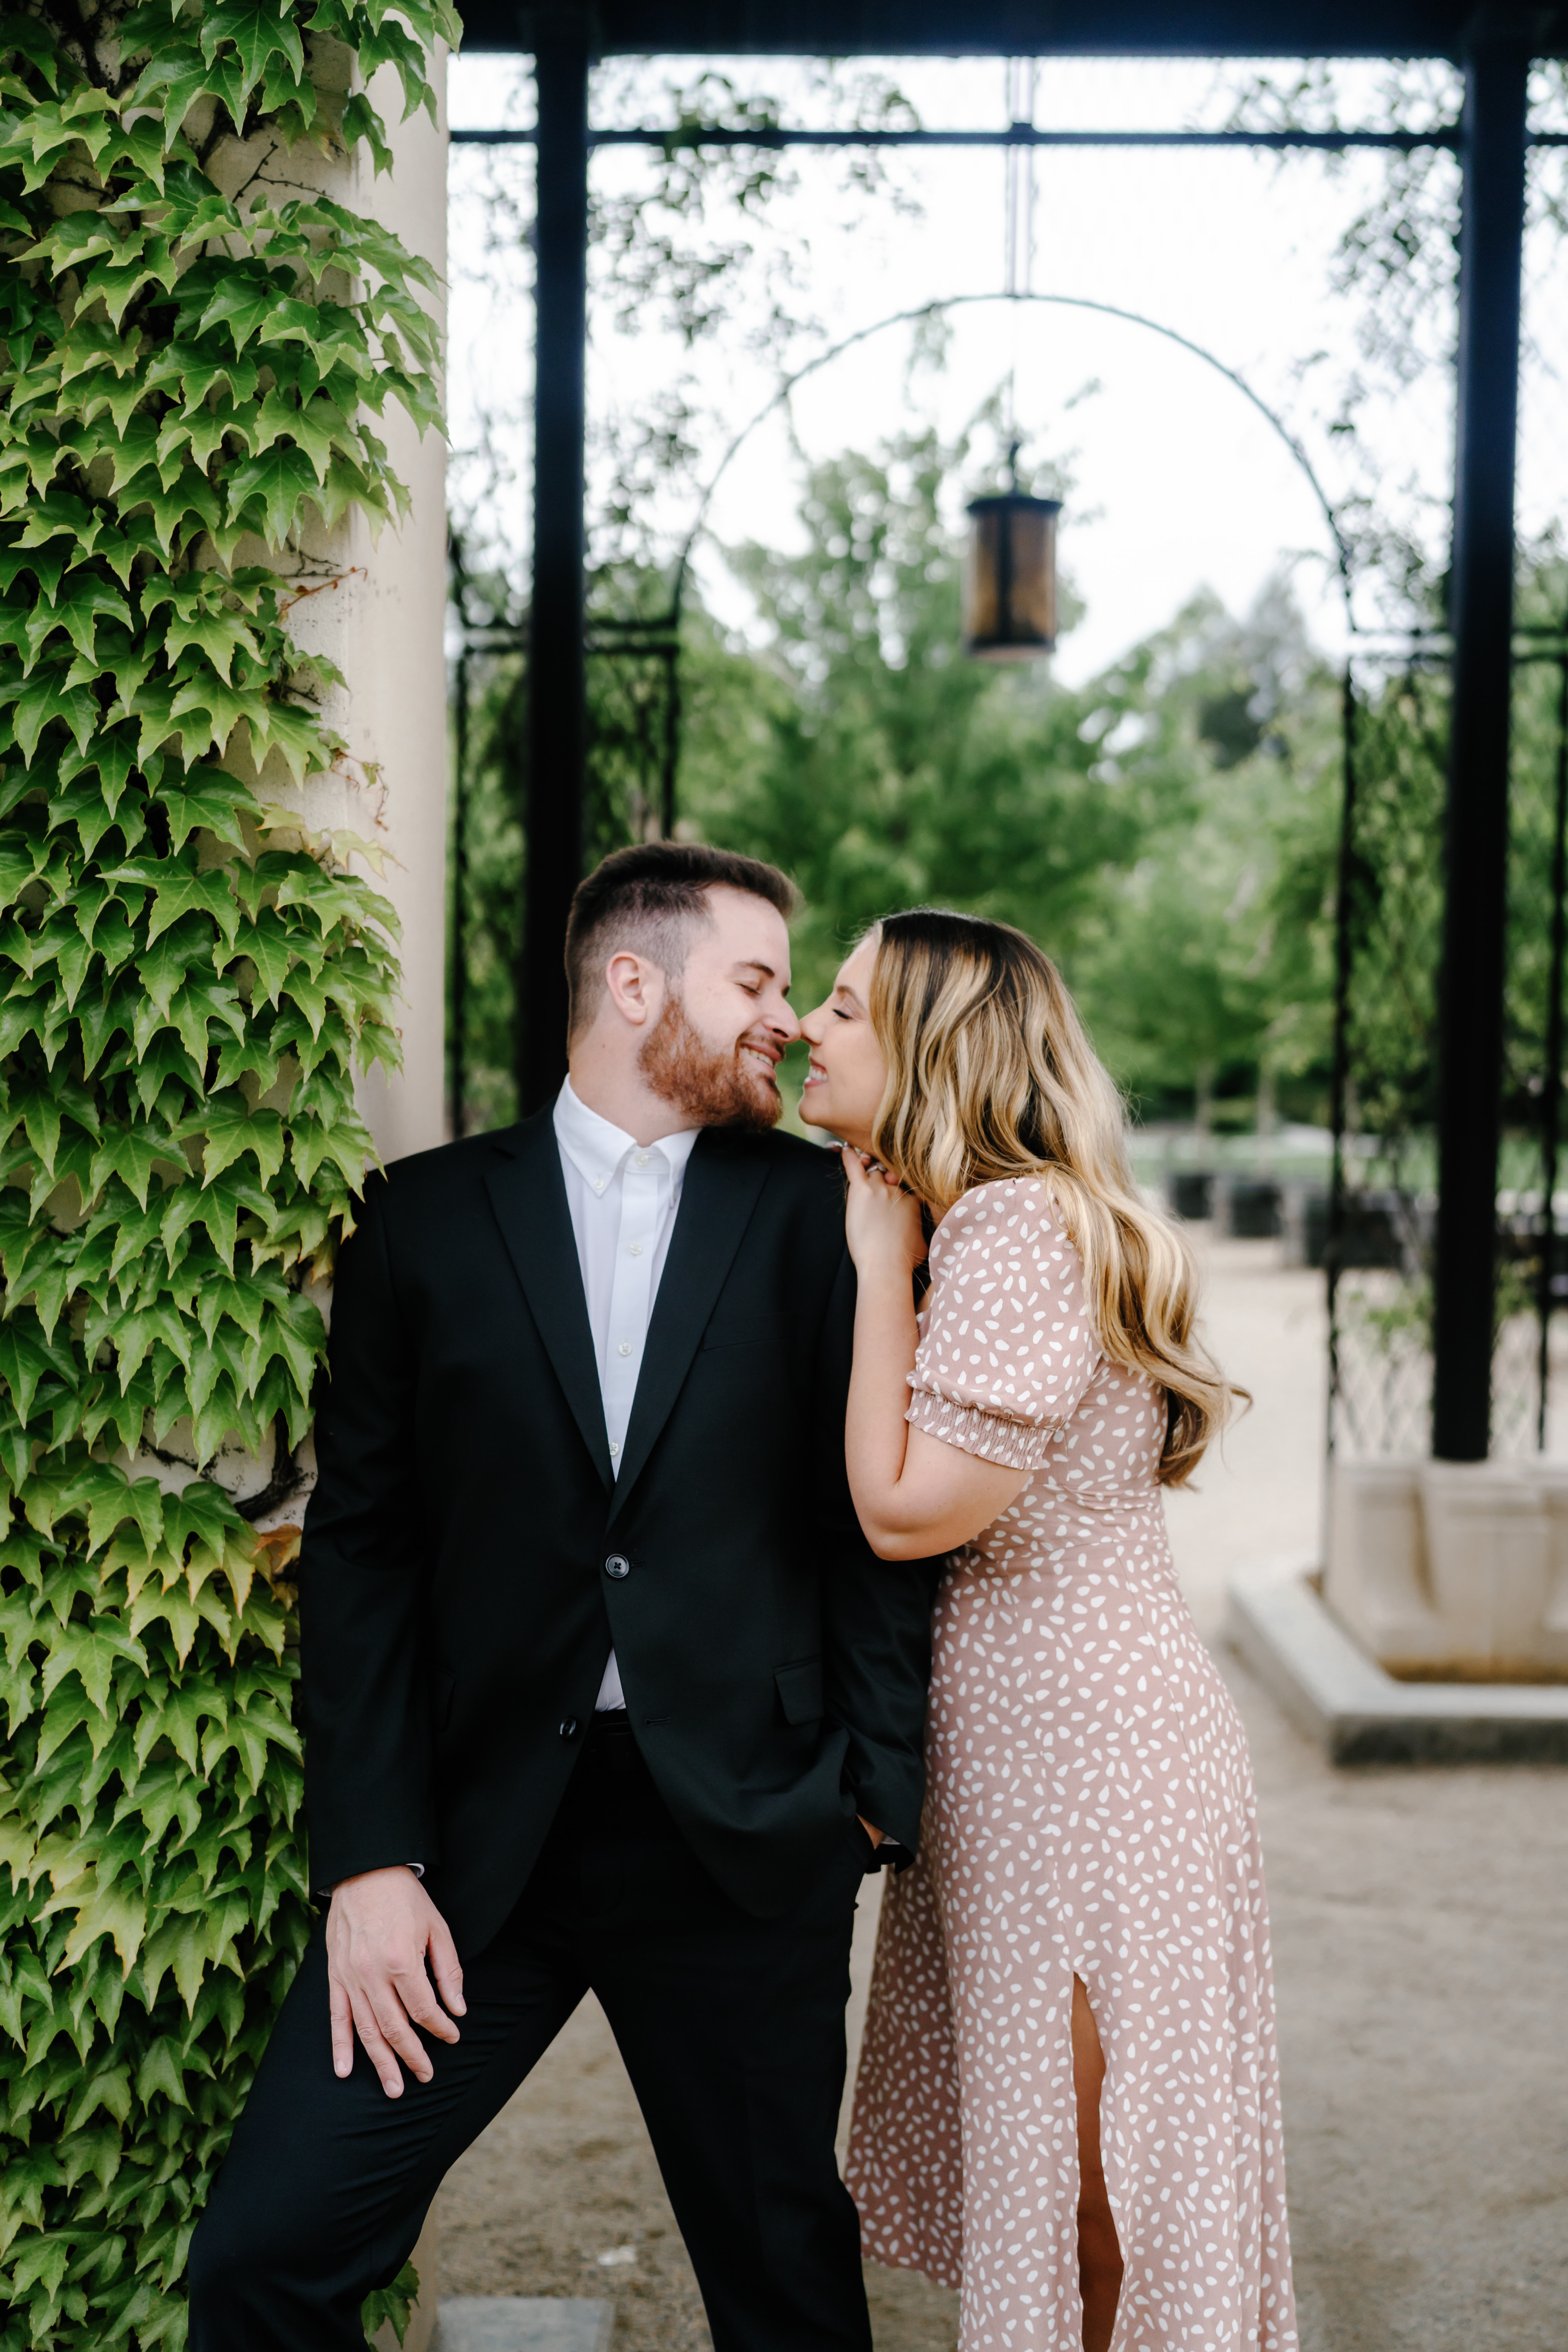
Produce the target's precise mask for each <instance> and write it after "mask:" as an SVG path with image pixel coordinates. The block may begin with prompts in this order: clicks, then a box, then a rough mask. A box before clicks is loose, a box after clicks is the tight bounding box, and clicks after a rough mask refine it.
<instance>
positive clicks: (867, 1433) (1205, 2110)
mask: <svg viewBox="0 0 1568 2352" xmlns="http://www.w3.org/2000/svg"><path fill="white" fill-rule="evenodd" d="M803 1025H804V1027H805V1034H806V1037H807V1039H808V1041H809V1043H810V1046H811V1069H810V1075H809V1077H808V1079H807V1083H806V1087H805V1095H804V1097H803V1101H802V1116H803V1118H805V1119H807V1120H808V1121H809V1122H810V1123H811V1124H812V1125H814V1126H817V1127H823V1128H826V1129H830V1130H831V1131H832V1132H833V1133H834V1134H835V1135H837V1136H838V1137H841V1138H842V1139H843V1140H844V1144H845V1146H846V1147H847V1148H846V1149H845V1150H844V1161H845V1168H846V1172H847V1180H848V1204H847V1213H848V1228H849V1245H850V1249H851V1252H852V1254H853V1256H854V1259H855V1264H856V1268H857V1273H858V1304H857V1308H856V1325H855V1365H854V1373H853V1378H852V1381H851V1387H850V1399H849V1410H848V1421H847V1448H848V1461H849V1476H850V1485H851V1487H852V1490H853V1493H854V1497H855V1505H856V1508H857V1510H858V1513H859V1516H860V1520H861V1523H862V1525H863V1527H864V1528H865V1530H866V1533H867V1535H868V1538H869V1539H870V1541H871V1543H872V1544H873V1546H874V1547H875V1548H876V1549H877V1550H878V1552H879V1553H880V1554H881V1556H882V1557H883V1558H884V1559H919V1558H922V1557H930V1556H931V1555H933V1554H937V1553H943V1552H951V1553H952V1559H951V1561H950V1563H949V1566H948V1570H947V1573H946V1576H945V1578H944V1580H943V1582H942V1587H941V1590H940V1591H939V1594H938V1598H937V1605H936V1616H935V1624H934V1643H935V1661H934V1671H933V1675H932V1682H931V1721H930V1732H929V1756H930V1773H931V1779H930V1792H929V1796H928V1799H927V1810H926V1822H925V1829H924V1833H923V1836H922V1840H921V1853H920V1856H919V1858H918V1860H917V1861H916V1862H915V1864H913V1866H912V1867H911V1868H910V1869H909V1870H907V1871H906V1872H904V1873H903V1874H901V1875H900V1876H898V1877H896V1878H894V1879H893V1880H892V1881H891V1882H890V1884H889V1887H888V1891H887V1896H886V1899H885V1906H884V1909H883V1913H882V1921H881V1932H880V1937H879V1945H878V1951H877V1964H876V1972H875V1976H874V1979H873V1982H872V1988H871V2005H870V2012H869V2016H868V2021H867V2027H866V2038H865V2043H864V2047H863V2053H862V2057H861V2062H860V2073H859V2079H858V2085H857V2091H856V2100H855V2115H854V2126H853V2131H852V2135H851V2140H850V2153H849V2172H848V2178H849V2185H850V2187H851V2189H853V2191H854V2194H855V2198H856V2201H857V2202H858V2205H859V2208H860V2211H861V2216H862V2222H863V2230H864V2241H865V2251H866V2252H867V2253H868V2256H870V2258H871V2259H872V2260H874V2261H877V2262H881V2263H889V2264H892V2265H895V2266H904V2267H908V2268H912V2269H916V2270H921V2271H924V2272H926V2273H928V2274H929V2275H930V2276H931V2277H932V2278H936V2279H940V2280H942V2281H943V2282H945V2283H946V2284H949V2285H954V2286H962V2288H963V2332H962V2337H961V2345H962V2352H983V2347H984V2352H990V2347H996V2352H1004V2347H1005V2352H1077V2347H1079V2346H1080V2345H1081V2346H1082V2347H1084V2352H1106V2347H1108V2346H1110V2345H1111V2344H1112V2343H1113V2342H1114V2345H1115V2346H1116V2347H1117V2352H1171V2347H1182V2352H1240V2347H1246V2352H1286V2347H1289V2346H1293V2345H1294V2344H1295V2342H1296V2332H1295V2321H1294V2312H1293V2304H1292V2297H1291V2288H1290V2269H1289V2246H1288V2241H1287V2236H1286V2224H1285V2188H1284V2171H1283V2165H1282V2160H1281V2148H1280V2127H1279V2083H1278V2074H1277V2065H1276V2057H1275V2047H1274V2020H1273V2000H1272V1991H1271V1987H1270V1982H1269V1968H1268V1924H1267V1918H1266V1914H1265V1909H1264V1897H1263V1876H1262V1864H1261V1861H1260V1858H1259V1853H1258V1831H1257V1823H1256V1818H1255V1808H1254V1799H1253V1790H1252V1776H1251V1768H1250V1764H1249V1760H1248V1757H1247V1742H1246V1738H1245V1735H1244V1733H1243V1731H1242V1727H1241V1725H1240V1722H1239V1720H1238V1719H1237V1714H1236V1710H1235V1708H1234V1707H1233V1706H1232V1704H1231V1701H1230V1697H1229V1695H1228V1694H1227V1692H1226V1688H1225V1685H1224V1684H1223V1683H1222V1682H1221V1680H1220V1677H1219V1675H1218V1674H1217V1673H1216V1671H1215V1666H1214V1664H1213V1661H1212V1660H1211V1659H1210V1658H1209V1656H1208V1654H1207V1653H1206V1651H1205V1649H1204V1647H1203V1644H1202V1643H1201V1642H1200V1641H1199V1639H1198V1636H1197V1633H1196V1630H1195V1628H1194V1624H1193V1622H1192V1619H1191V1617H1190V1615H1189V1614H1188V1612H1187V1609H1186V1605H1185V1603H1184V1601H1183V1599H1182V1596H1181V1592H1180V1590H1179V1588H1178V1586H1177V1582H1176V1578H1175V1573H1174V1570H1173V1566H1172V1562H1171V1555H1170V1550H1169V1547H1168V1545H1167V1542H1166V1538H1165V1525H1164V1512H1163V1504H1162V1501H1161V1497H1160V1493H1159V1489H1160V1487H1161V1486H1173V1485H1180V1484H1181V1483H1182V1482H1183V1481H1184V1479H1185V1478H1186V1477H1187V1476H1188V1475H1189V1474H1190V1473H1191V1471H1192V1470H1193V1468H1194V1465H1195V1464H1196V1463H1197V1461H1198V1459H1199V1456H1200V1455H1201V1454H1202V1453H1203V1451H1204V1448H1205V1445H1206V1444H1208V1442H1209V1440H1210V1438H1211V1437H1212V1436H1213V1435H1214V1434H1215V1433H1216V1431H1217V1430H1218V1429H1219V1428H1220V1427H1221V1425H1222V1424H1223V1423H1224V1421H1225V1419H1226V1414H1227V1412H1228V1411H1229V1409H1230V1405H1231V1402H1232V1399H1233V1397H1234V1396H1235V1395H1236V1394H1237V1393H1238V1392H1237V1391H1234V1390H1232V1389H1230V1388H1229V1387H1228V1386H1227V1385H1226V1382H1225V1381H1223V1380H1222V1379H1221V1377H1220V1375H1219V1374H1218V1372H1217V1371H1216V1370H1215V1368H1214V1366H1213V1364H1212V1363H1211V1362H1210V1361H1209V1360H1208V1359H1207V1357H1206V1356H1205V1355H1204V1353H1203V1352H1202V1350H1201V1349H1199V1347H1198V1346H1197V1344H1196V1343H1195V1341H1194V1339H1193V1337H1192V1328H1193V1319H1194V1271H1193V1266H1192V1262H1191V1259H1190V1257H1189V1255H1188V1253H1187V1250H1186V1247H1185V1244H1184V1242H1183V1241H1182V1239H1181V1237H1180V1236H1179V1234H1177V1233H1176V1232H1175V1231H1174V1230H1173V1228H1172V1227H1171V1226H1169V1225H1167V1224H1166V1223H1164V1221H1163V1219H1162V1218H1160V1217H1158V1216H1155V1215H1153V1214H1152V1213H1151V1212H1150V1211H1149V1210H1148V1209H1146V1208H1145V1207H1144V1206H1143V1205H1142V1202H1141V1201H1140V1200H1139V1198H1138V1195H1137V1192H1136V1191H1135V1189H1134V1186H1133V1182H1132V1179H1131V1174H1130V1172H1129V1171H1128V1167H1127V1162H1126V1159H1125V1156H1124V1151H1123V1145H1122V1108H1121V1100H1120V1097H1118V1095H1117V1092H1116V1088H1115V1087H1114V1086H1113V1085H1112V1083H1111V1081H1110V1077H1109V1076H1108V1075H1107V1073H1106V1071H1105V1070H1104V1068H1103V1067H1102V1066H1101V1065H1100V1062H1099V1061H1098V1060H1097V1059H1096V1057H1095V1055H1094V1053H1093V1051H1092V1049H1091V1047H1090V1045H1089V1041H1088V1038H1087V1037H1086V1035H1085V1034H1084V1031H1083V1029H1082V1027H1081V1025H1080V1024H1079V1019H1078V1015H1077V1013H1076V1012H1075V1010H1074V1007H1073V1005H1072V1003H1071V1000H1070V999H1069V998H1068V995H1067V992H1066V991H1065V990H1064V989H1063V987H1062V984H1061V982H1060V981H1059V979H1058V976H1057V973H1056V971H1054V969H1053V968H1052V966H1051V965H1050V963H1049V962H1048V961H1047V959H1046V958H1045V957H1044V956H1043V955H1042V954H1041V953H1040V951H1039V950H1038V949H1037V948H1036V947H1035V946H1034V945H1033V943H1032V942H1031V941H1030V940H1027V939H1026V938H1025V937H1024V936H1023V934H1022V933H1021V932H1018V931H1015V930H1011V929H1007V928H1006V927H1005V925H1002V924H999V923H991V922H985V921H982V920H980V919H976V918H973V917H970V916H965V915H952V914H943V913H939V912H932V911H931V910H926V909H922V910H921V911H920V912H917V913H914V914H908V915H895V916H890V917H889V918H888V919H887V920H886V921H885V922H883V923H881V924H880V925H879V926H878V927H877V929H874V930H873V931H872V932H871V933H870V934H869V936H868V938H867V939H865V940H862V942H861V944H860V946H859V947H858V949H857V950H856V951H855V953H854V954H853V955H852V956H851V957H850V958H849V960H848V961H847V963H846V964H845V966H844V968H843V970H842V971H840V973H839V975H838V980H837V986H836V987H835V989H834V991H833V994H832V995H831V997H830V998H829V999H828V1001H827V1002H826V1004H823V1005H820V1006H819V1007H818V1008H817V1010H816V1012H815V1013H812V1014H811V1015H810V1017H809V1018H808V1019H807V1020H806V1021H805V1024H803ZM884 1179H885V1181H883V1180H884ZM922 1203H923V1204H924V1211H925V1216H924V1219H922V1214H921V1204H922ZM928 1221H929V1223H931V1225H932V1226H933V1227H934V1232H933V1234H932V1237H931V1245H930V1258H931V1289H930V1292H929V1294H928V1297H927V1299H926V1303H925V1306H924V1307H923V1309H922V1311H921V1315H920V1318H919V1322H918V1325H917V1320H916V1315H915V1310H914V1307H913V1304H912V1283H911V1275H912V1272H913V1269H914V1268H915V1267H916V1266H917V1265H919V1264H920V1262H921V1259H922V1258H924V1257H925V1255H926V1242H925V1238H924V1228H925V1223H926V1222H928ZM911 1390H912V1391H913V1395H912V1398H911V1395H910V1391H911Z"/></svg>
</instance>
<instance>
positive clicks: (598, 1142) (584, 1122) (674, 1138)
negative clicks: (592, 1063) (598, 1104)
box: [552, 1078, 702, 1194]
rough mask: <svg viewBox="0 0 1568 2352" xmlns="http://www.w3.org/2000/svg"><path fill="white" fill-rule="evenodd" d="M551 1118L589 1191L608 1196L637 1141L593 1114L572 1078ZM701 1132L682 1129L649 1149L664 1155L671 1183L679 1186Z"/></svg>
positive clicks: (562, 1088)
mask: <svg viewBox="0 0 1568 2352" xmlns="http://www.w3.org/2000/svg"><path fill="white" fill-rule="evenodd" d="M552 1119H553V1122H554V1127H555V1140H556V1142H557V1143H558V1144H559V1145H560V1147H561V1150H563V1152H564V1154H565V1156H566V1158H567V1159H568V1160H570V1161H571V1162H572V1165H573V1167H574V1168H575V1169H576V1171H577V1172H578V1174H579V1175H580V1176H581V1177H582V1178H583V1180H584V1183H586V1184H587V1186H588V1188H589V1190H590V1191H591V1192H595V1193H600V1194H602V1193H604V1192H607V1191H608V1189H609V1186H610V1181H611V1179H612V1178H613V1177H614V1176H616V1174H617V1172H618V1171H619V1170H620V1167H621V1164H622V1162H623V1161H624V1160H625V1159H626V1154H627V1152H628V1151H636V1150H637V1148H638V1147H637V1138H636V1137H635V1136H632V1135H628V1134H627V1133H626V1129H625V1128H621V1127H616V1126H614V1125H612V1123H611V1122H610V1120H609V1119H607V1118H600V1116H599V1114H598V1112H597V1111H596V1110H590V1109H589V1108H588V1106H587V1104H586V1103H585V1102H584V1101H583V1099H582V1097H580V1096H579V1095H578V1094H576V1093H575V1092H574V1089H573V1085H572V1081H571V1079H570V1078H566V1079H564V1080H563V1083H562V1087H561V1092H560V1093H559V1094H558V1095H557V1096H556V1097H555V1108H554V1111H553V1112H552ZM701 1132H702V1129H700V1127H686V1128H682V1129H680V1131H679V1133H678V1134H676V1135H661V1136H660V1138H659V1139H658V1142H657V1143H650V1144H648V1145H647V1147H646V1149H647V1150H649V1151H650V1152H651V1151H657V1152H658V1153H660V1154H661V1155H662V1157H663V1160H664V1162H665V1165H666V1166H667V1167H668V1170H669V1173H670V1177H671V1180H672V1181H673V1182H675V1183H677V1184H679V1181H680V1179H681V1177H682V1176H683V1175H684V1174H685V1172H686V1163H687V1161H688V1160H689V1159H690V1157H691V1153H692V1149H693V1146H694V1145H695V1144H696V1141H697V1139H698V1137H699V1136H700V1134H701Z"/></svg>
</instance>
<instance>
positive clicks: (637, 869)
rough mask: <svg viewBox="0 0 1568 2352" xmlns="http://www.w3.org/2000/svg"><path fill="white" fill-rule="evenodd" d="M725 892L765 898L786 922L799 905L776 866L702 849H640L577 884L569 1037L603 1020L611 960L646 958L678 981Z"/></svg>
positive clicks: (570, 923)
mask: <svg viewBox="0 0 1568 2352" xmlns="http://www.w3.org/2000/svg"><path fill="white" fill-rule="evenodd" d="M720 887H722V888H724V889H729V890H745V891H747V892H749V893H750V895H751V896H752V898H765V899H766V901H767V903H768V905H769V906H770V907H776V908H777V909H778V911H779V913H780V914H781V915H782V916H783V917H784V920H785V922H788V920H789V919H790V917H791V916H792V915H793V914H794V913H795V909H796V908H797V907H798V906H799V904H800V894H799V892H798V891H797V890H796V888H795V884H794V883H793V882H792V881H791V880H790V878H789V877H788V875H787V874H781V873H780V872H779V870H778V867H777V866H764V865H763V862H762V860H761V858H759V857H742V856H741V855H740V854H739V852H738V851H736V850H733V849H710V848H709V847H708V845H707V844H706V843H704V842H699V841H643V842H637V843H636V844H634V845H633V846H632V847H631V848H630V849H616V850H612V852H611V853H610V855H609V856H608V857H606V858H605V859H603V860H602V861H601V863H600V864H599V865H597V866H595V868H594V871H593V872H592V874H590V875H588V876H587V877H585V878H584V880H583V881H581V882H579V883H578V885H577V888H576V890H575V892H574V896H573V899H572V912H571V914H570V915H569V916H568V917H567V920H566V985H567V989H568V991H569V992H570V1003H571V1009H570V1012H569V1013H568V1016H567V1034H568V1036H569V1037H573V1038H575V1037H577V1036H578V1035H580V1034H581V1033H582V1031H583V1030H584V1029H585V1028H586V1027H587V1025H588V1024H589V1022H590V1021H592V1019H593V1018H594V1015H595V1013H596V1012H597V1010H598V1002H599V991H600V990H601V988H602V987H603V986H604V973H605V965H606V964H607V963H608V961H609V960H610V958H611V957H612V956H613V955H619V954H621V953H623V952H626V953H630V954H632V955H639V956H646V957H647V960H648V961H649V962H650V963H656V964H658V968H659V970H660V971H662V972H663V974H664V976H665V978H666V979H667V980H675V979H678V978H679V975H680V973H681V972H682V971H685V969H686V959H687V957H688V955H689V952H690V949H691V934H692V931H693V929H695V928H696V926H697V925H698V924H699V923H708V922H711V920H712V916H711V914H710V910H709V908H708V903H707V894H708V892H709V891H710V890H712V889H716V888H720Z"/></svg>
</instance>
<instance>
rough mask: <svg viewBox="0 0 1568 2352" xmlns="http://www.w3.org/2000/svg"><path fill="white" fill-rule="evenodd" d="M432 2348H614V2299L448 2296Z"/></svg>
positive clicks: (545, 2351) (502, 2351)
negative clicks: (612, 2341) (591, 2300)
mask: <svg viewBox="0 0 1568 2352" xmlns="http://www.w3.org/2000/svg"><path fill="white" fill-rule="evenodd" d="M439 2313H440V2316H439V2319H438V2321H437V2328H436V2337H435V2342H434V2345H433V2346H432V2352H609V2344H610V2333H611V2330H612V2328H613V2327H614V2326H615V2320H616V2306H615V2305H614V2304H613V2303H599V2302H592V2303H590V2302H588V2301H586V2300H585V2299H584V2298H582V2297H578V2296H574V2295H546V2294H444V2295H443V2296H442V2297H441V2301H440V2305H439Z"/></svg>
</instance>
